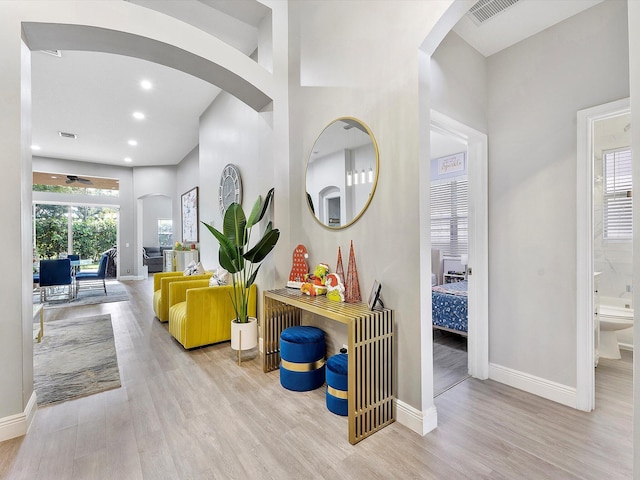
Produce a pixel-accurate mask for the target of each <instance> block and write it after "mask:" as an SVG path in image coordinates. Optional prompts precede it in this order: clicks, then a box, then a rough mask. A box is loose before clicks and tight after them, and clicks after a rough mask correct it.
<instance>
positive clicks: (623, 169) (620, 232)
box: [603, 148, 633, 240]
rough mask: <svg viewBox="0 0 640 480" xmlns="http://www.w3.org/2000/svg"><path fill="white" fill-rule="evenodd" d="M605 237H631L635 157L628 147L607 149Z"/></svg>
mask: <svg viewBox="0 0 640 480" xmlns="http://www.w3.org/2000/svg"><path fill="white" fill-rule="evenodd" d="M603 163H604V195H603V196H604V198H603V201H604V206H603V207H604V208H603V212H604V219H603V220H604V238H605V239H607V240H630V239H631V238H632V233H633V216H632V212H633V210H632V200H633V199H632V182H631V175H632V171H631V169H632V157H631V150H630V149H628V148H625V149H620V150H611V151H608V152H605V153H604V158H603Z"/></svg>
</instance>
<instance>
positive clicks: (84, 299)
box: [33, 281, 129, 308]
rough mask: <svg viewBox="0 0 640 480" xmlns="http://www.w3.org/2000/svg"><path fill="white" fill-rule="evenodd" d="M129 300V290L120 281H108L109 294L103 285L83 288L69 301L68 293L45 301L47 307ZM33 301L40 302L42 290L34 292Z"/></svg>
mask: <svg viewBox="0 0 640 480" xmlns="http://www.w3.org/2000/svg"><path fill="white" fill-rule="evenodd" d="M127 300H129V295H128V294H127V290H126V289H125V288H124V285H122V284H121V283H120V282H118V281H111V282H107V294H106V295H105V294H104V290H103V289H102V286H100V287H99V288H96V287H93V288H90V289H89V288H82V287H80V291H79V292H78V298H74V299H73V300H71V301H68V294H63V295H58V296H55V297H51V299H50V300H47V302H45V306H46V307H47V308H61V307H75V306H83V305H96V304H98V303H111V302H126V301H127ZM33 303H34V304H37V303H40V292H39V291H38V290H35V291H34V293H33Z"/></svg>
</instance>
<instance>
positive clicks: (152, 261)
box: [142, 247, 171, 273]
mask: <svg viewBox="0 0 640 480" xmlns="http://www.w3.org/2000/svg"><path fill="white" fill-rule="evenodd" d="M165 250H171V247H144V251H143V255H142V263H143V265H146V266H147V269H148V271H149V273H157V272H161V271H162V267H163V265H162V263H163V256H162V252H164V251H165Z"/></svg>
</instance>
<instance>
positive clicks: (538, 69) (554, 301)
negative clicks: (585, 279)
mask: <svg viewBox="0 0 640 480" xmlns="http://www.w3.org/2000/svg"><path fill="white" fill-rule="evenodd" d="M628 58H629V57H628V44H627V16H626V2H604V3H602V4H600V5H597V6H596V7H594V8H592V9H590V10H587V11H585V12H583V13H581V14H579V15H577V16H576V17H573V18H570V19H568V20H566V21H564V22H562V23H561V24H559V25H556V26H555V27H552V28H550V29H548V30H545V31H544V32H542V33H540V34H538V35H536V36H534V37H532V38H530V39H527V40H525V41H523V42H521V43H519V44H517V45H515V46H513V47H511V48H509V49H507V50H504V51H502V52H500V53H497V54H495V55H493V56H491V57H490V58H489V59H488V86H489V87H488V91H489V101H488V126H489V152H490V155H489V244H490V252H489V275H490V288H489V319H490V331H489V334H490V362H491V363H493V364H495V365H499V366H503V367H507V368H509V369H513V370H517V371H519V372H525V373H527V374H530V375H533V376H536V377H540V378H543V379H546V380H548V381H553V382H557V383H559V384H561V385H565V386H568V387H575V385H576V345H575V342H576V307H575V303H576V302H575V296H576V286H575V282H574V281H573V279H574V278H575V275H576V274H575V270H576V259H575V249H576V239H575V236H576V200H575V199H576V112H577V111H578V110H581V109H584V108H587V107H590V106H594V105H599V104H602V103H605V102H609V101H612V100H616V99H619V98H624V97H626V96H628V95H629V82H628Z"/></svg>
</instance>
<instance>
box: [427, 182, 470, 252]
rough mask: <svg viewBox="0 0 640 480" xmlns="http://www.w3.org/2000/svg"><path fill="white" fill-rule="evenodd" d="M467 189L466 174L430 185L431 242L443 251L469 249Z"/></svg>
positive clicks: (463, 250) (466, 250)
mask: <svg viewBox="0 0 640 480" xmlns="http://www.w3.org/2000/svg"><path fill="white" fill-rule="evenodd" d="M468 192H469V189H468V182H467V179H466V178H461V179H460V178H458V179H456V180H452V181H447V182H444V183H434V184H432V185H431V246H432V247H433V248H438V249H440V250H441V251H442V253H443V254H444V255H453V256H457V255H462V254H464V253H468V241H469V214H468V211H469V207H468V204H469V193H468Z"/></svg>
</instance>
